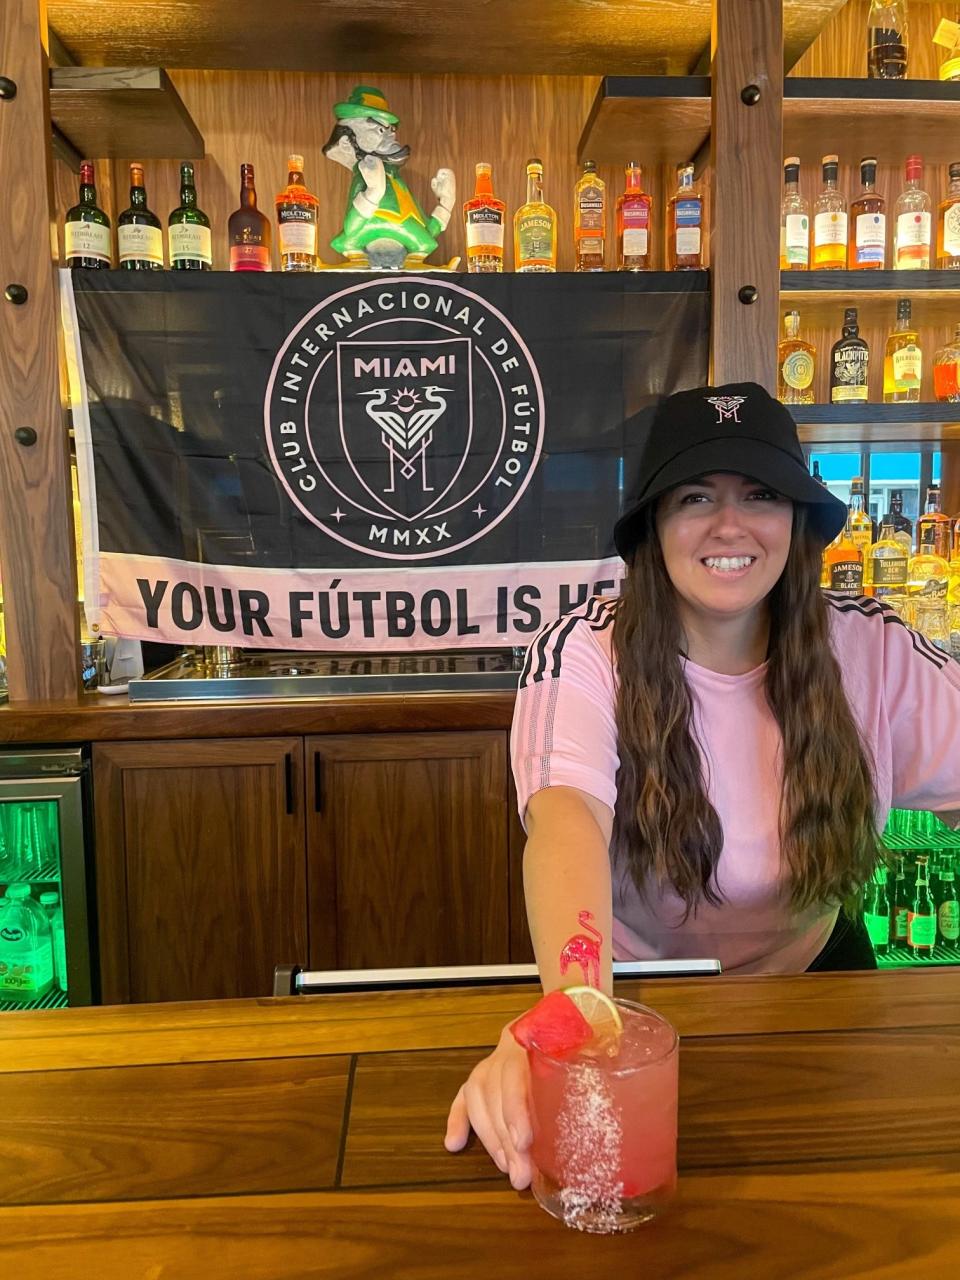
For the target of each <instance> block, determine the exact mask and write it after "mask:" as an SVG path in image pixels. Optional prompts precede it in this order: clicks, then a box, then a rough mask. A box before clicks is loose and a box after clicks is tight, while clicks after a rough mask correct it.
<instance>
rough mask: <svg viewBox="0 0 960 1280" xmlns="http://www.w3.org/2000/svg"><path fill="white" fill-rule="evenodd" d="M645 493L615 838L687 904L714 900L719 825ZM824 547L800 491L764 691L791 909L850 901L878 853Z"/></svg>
mask: <svg viewBox="0 0 960 1280" xmlns="http://www.w3.org/2000/svg"><path fill="white" fill-rule="evenodd" d="M654 505H655V504H651V505H650V506H649V507H648V508H647V509H646V511H645V512H644V520H643V525H642V528H641V531H640V538H639V541H638V543H637V547H636V549H635V551H634V553H633V554H632V556H631V557H630V559H629V562H628V571H627V576H626V579H625V581H624V584H623V589H622V591H621V595H620V602H619V604H618V606H617V613H616V618H615V621H614V627H613V651H614V656H615V658H616V662H617V668H618V681H619V685H618V691H617V707H616V719H617V729H618V733H619V751H620V770H619V773H618V775H617V804H616V811H615V815H614V826H613V849H614V853H615V855H616V857H617V858H618V860H619V861H620V863H621V866H622V867H623V868H624V869H625V870H627V871H628V873H629V875H630V877H631V878H632V880H633V881H634V883H635V884H636V886H637V888H638V889H639V890H640V892H641V893H645V892H646V891H647V890H648V889H649V888H650V887H651V881H652V882H653V883H654V884H656V885H658V886H660V887H663V888H666V887H667V886H672V887H673V889H674V890H675V892H676V893H677V894H678V895H679V896H680V897H681V898H682V899H683V900H684V902H685V904H686V909H687V914H689V913H690V912H691V911H692V910H695V908H696V906H697V904H698V903H700V902H701V901H705V902H707V903H710V904H712V905H714V906H717V905H719V904H720V902H721V901H722V899H721V897H720V895H719V894H718V892H717V887H716V884H715V883H714V882H713V881H712V876H713V873H714V871H715V869H716V866H717V862H718V860H719V858H720V851H721V849H722V847H723V830H722V827H721V824H720V818H719V816H718V815H717V812H716V810H715V809H714V807H713V805H712V804H711V803H710V800H709V799H708V797H707V793H706V786H705V782H704V775H703V764H702V762H701V757H700V753H699V750H698V748H697V743H696V739H695V736H694V727H693V704H692V700H691V696H690V691H689V688H688V686H687V682H686V680H685V679H684V675H683V647H684V638H683V633H682V629H681V624H680V618H679V614H678V611H677V607H676V594H675V591H674V587H673V584H672V583H671V581H670V578H669V576H668V574H667V569H666V565H665V564H664V560H663V553H662V551H661V549H660V540H659V538H658V536H657V531H656V525H655V515H654V510H653V507H654ZM821 552H822V546H821V544H820V542H819V540H818V539H817V537H816V535H815V534H814V532H813V530H812V529H811V528H810V527H809V523H808V516H807V508H806V507H805V506H804V505H803V504H802V503H796V504H795V505H794V513H793V534H792V537H791V542H790V551H789V554H788V557H787V563H786V567H785V568H784V571H783V574H782V575H781V577H780V580H779V582H778V583H777V585H776V586H775V587H774V589H773V591H772V592H771V593H770V596H769V597H768V600H769V608H770V647H769V654H768V665H767V672H766V695H767V700H768V702H769V704H770V708H771V710H772V711H773V714H774V717H775V718H776V721H777V724H778V725H779V727H780V732H781V734H782V737H783V758H782V767H783V789H782V796H781V803H780V840H781V850H782V854H781V856H782V858H783V862H784V866H785V868H786V870H787V872H788V876H789V885H790V890H789V893H790V901H791V902H792V904H793V905H794V906H795V907H796V908H798V909H802V908H804V907H809V906H812V905H813V904H815V903H821V902H822V903H825V904H826V903H840V902H847V903H850V902H852V901H853V900H854V899H855V898H856V896H857V894H858V893H859V891H860V889H861V888H862V886H863V885H864V884H865V883H866V881H867V880H868V879H869V877H870V874H871V872H872V871H873V869H874V867H875V866H876V863H877V858H878V839H877V831H876V825H875V819H874V813H873V803H874V786H873V779H872V776H871V771H870V767H869V764H868V761H867V756H866V752H865V750H864V747H863V745H862V743H861V740H860V735H859V732H858V730H857V726H856V724H855V722H854V719H853V715H852V714H851V711H850V707H849V705H848V703H847V699H846V696H845V694H844V691H843V686H842V684H841V680H840V668H839V666H838V664H837V660H836V658H835V657H834V656H833V652H832V650H831V648H830V637H829V624H828V618H827V607H828V606H827V604H826V602H825V601H824V599H823V596H822V594H821V591H820V585H819V583H820V557H821ZM745 785H746V782H745Z"/></svg>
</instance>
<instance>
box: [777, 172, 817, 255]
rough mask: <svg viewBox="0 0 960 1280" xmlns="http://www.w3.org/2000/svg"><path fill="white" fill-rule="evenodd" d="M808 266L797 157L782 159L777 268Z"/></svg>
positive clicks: (805, 213) (805, 210)
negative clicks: (778, 260) (778, 265)
mask: <svg viewBox="0 0 960 1280" xmlns="http://www.w3.org/2000/svg"><path fill="white" fill-rule="evenodd" d="M809 267H810V211H809V209H808V208H807V202H806V200H804V198H803V196H802V195H801V194H800V159H799V157H798V156H788V157H787V158H786V160H784V162H783V199H782V201H781V203H780V270H781V271H807V270H808V269H809Z"/></svg>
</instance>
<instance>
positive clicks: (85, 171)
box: [63, 160, 113, 270]
mask: <svg viewBox="0 0 960 1280" xmlns="http://www.w3.org/2000/svg"><path fill="white" fill-rule="evenodd" d="M63 256H64V258H65V259H66V263H67V266H68V267H85V268H87V269H89V270H103V269H104V268H107V267H112V266H113V251H112V249H111V247H110V219H109V218H108V217H107V215H106V214H105V213H104V212H103V210H102V209H101V208H100V206H99V205H98V204H97V188H96V184H95V179H94V172H93V161H92V160H84V162H83V164H81V166H80V200H79V203H77V204H75V205H74V206H73V208H72V209H70V210H69V211H68V213H67V217H66V221H65V222H64V224H63Z"/></svg>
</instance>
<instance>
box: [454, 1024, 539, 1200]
mask: <svg viewBox="0 0 960 1280" xmlns="http://www.w3.org/2000/svg"><path fill="white" fill-rule="evenodd" d="M529 1098H530V1068H529V1066H528V1063H527V1051H526V1049H524V1048H522V1047H521V1046H520V1045H518V1044H517V1042H516V1040H514V1038H513V1036H512V1035H511V1034H510V1029H509V1025H508V1026H506V1027H504V1029H503V1031H502V1032H501V1033H500V1042H499V1044H498V1045H497V1047H496V1049H494V1051H493V1053H491V1054H490V1056H489V1057H488V1058H484V1059H483V1061H482V1062H478V1063H477V1065H476V1066H475V1067H474V1069H473V1070H472V1071H471V1072H470V1075H469V1077H468V1079H467V1081H466V1083H465V1084H463V1085H462V1086H461V1088H460V1092H459V1093H458V1094H457V1096H456V1098H454V1100H453V1106H452V1107H451V1108H450V1115H449V1116H448V1118H447V1133H446V1137H445V1138H444V1140H443V1142H444V1146H445V1147H446V1148H447V1150H448V1151H460V1150H461V1149H462V1148H463V1147H464V1146H465V1145H466V1142H467V1138H468V1137H469V1136H470V1129H471V1128H473V1130H474V1132H475V1133H476V1135H477V1137H478V1138H479V1139H480V1141H481V1142H482V1143H483V1145H484V1146H485V1147H486V1149H487V1151H488V1152H489V1153H490V1155H491V1157H492V1158H493V1162H494V1164H496V1166H497V1168H498V1169H499V1170H500V1172H501V1173H508V1174H509V1175H510V1182H511V1184H512V1185H513V1187H514V1188H515V1189H516V1190H517V1191H522V1190H523V1188H524V1187H528V1186H529V1185H530V1176H531V1172H530V1156H529V1148H530V1143H531V1140H532V1137H533V1133H532V1129H531V1126H530V1102H529Z"/></svg>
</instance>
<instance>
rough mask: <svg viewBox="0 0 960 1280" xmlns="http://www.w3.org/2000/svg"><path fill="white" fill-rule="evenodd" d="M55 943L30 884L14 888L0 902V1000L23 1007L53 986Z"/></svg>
mask: <svg viewBox="0 0 960 1280" xmlns="http://www.w3.org/2000/svg"><path fill="white" fill-rule="evenodd" d="M53 970H54V965H53V939H52V937H51V933H50V922H49V920H48V919H47V917H46V915H45V914H44V911H43V908H42V907H41V906H40V905H39V903H36V902H34V901H33V899H32V898H31V897H30V886H29V885H28V884H12V885H10V887H9V889H8V890H7V896H6V898H4V899H3V901H2V902H0V998H3V997H6V998H7V999H13V1000H21V1001H23V1002H24V1003H26V1002H28V1001H31V1000H38V999H39V998H40V997H41V996H45V995H46V994H47V992H48V991H49V990H50V988H51V987H52V986H53Z"/></svg>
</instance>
